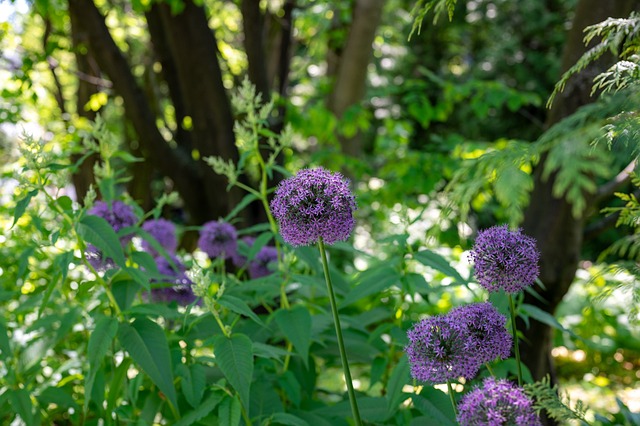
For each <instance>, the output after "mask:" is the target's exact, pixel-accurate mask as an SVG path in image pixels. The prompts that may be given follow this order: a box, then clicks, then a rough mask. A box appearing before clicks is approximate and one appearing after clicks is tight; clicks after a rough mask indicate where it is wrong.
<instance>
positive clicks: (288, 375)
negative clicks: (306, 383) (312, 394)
mask: <svg viewBox="0 0 640 426" xmlns="http://www.w3.org/2000/svg"><path fill="white" fill-rule="evenodd" d="M278 384H279V385H280V387H281V388H282V390H283V391H284V393H285V395H286V398H287V399H288V400H289V401H291V403H292V404H293V406H294V407H299V406H300V403H301V402H302V386H301V385H300V383H299V382H298V381H297V380H296V376H295V375H294V374H293V373H292V372H291V371H290V370H287V371H285V372H284V373H283V374H282V375H281V376H280V377H278Z"/></svg>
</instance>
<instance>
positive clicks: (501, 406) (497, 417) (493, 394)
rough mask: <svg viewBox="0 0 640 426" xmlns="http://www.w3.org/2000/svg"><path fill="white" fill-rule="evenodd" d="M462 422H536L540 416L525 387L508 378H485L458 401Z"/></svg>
mask: <svg viewBox="0 0 640 426" xmlns="http://www.w3.org/2000/svg"><path fill="white" fill-rule="evenodd" d="M457 420H458V423H460V425H461V426H539V425H541V423H540V419H539V418H538V416H537V415H536V413H535V410H534V409H533V402H532V401H531V399H530V398H529V397H528V396H527V395H526V394H525V393H524V389H522V388H521V387H519V386H516V385H515V384H514V383H511V382H509V381H507V380H504V379H501V380H495V379H494V378H492V377H489V378H487V379H485V380H484V381H483V383H482V387H481V388H476V389H474V390H472V391H471V392H469V393H467V394H466V395H465V396H464V397H463V398H462V401H460V403H459V404H458V416H457Z"/></svg>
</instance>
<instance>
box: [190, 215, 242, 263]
mask: <svg viewBox="0 0 640 426" xmlns="http://www.w3.org/2000/svg"><path fill="white" fill-rule="evenodd" d="M237 240H238V233H237V231H236V228H235V227H234V226H233V225H231V224H230V223H227V222H222V221H215V220H212V221H210V222H207V223H205V224H204V225H202V230H201V232H200V238H199V239H198V248H199V249H200V250H202V251H203V252H205V253H206V254H207V255H208V256H209V257H210V258H211V259H213V258H216V257H223V258H225V259H230V258H233V256H234V255H235V253H236V251H237V249H238V241H237Z"/></svg>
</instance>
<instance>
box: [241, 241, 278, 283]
mask: <svg viewBox="0 0 640 426" xmlns="http://www.w3.org/2000/svg"><path fill="white" fill-rule="evenodd" d="M277 262H278V250H277V249H276V248H275V247H272V246H264V247H262V248H261V249H260V251H259V252H258V254H256V257H255V258H254V259H253V260H252V261H251V263H250V264H249V268H248V269H249V276H250V277H251V278H252V279H256V278H261V277H266V276H267V275H271V274H272V273H273V270H272V269H271V268H270V266H271V265H273V264H274V263H277Z"/></svg>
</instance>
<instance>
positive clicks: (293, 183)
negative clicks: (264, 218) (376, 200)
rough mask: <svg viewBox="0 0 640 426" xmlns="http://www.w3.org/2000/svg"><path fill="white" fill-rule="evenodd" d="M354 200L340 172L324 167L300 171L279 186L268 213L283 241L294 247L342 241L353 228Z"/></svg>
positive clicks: (347, 183)
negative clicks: (270, 213)
mask: <svg viewBox="0 0 640 426" xmlns="http://www.w3.org/2000/svg"><path fill="white" fill-rule="evenodd" d="M355 209H356V200H355V197H354V196H353V194H352V193H351V191H350V189H349V182H348V181H347V180H346V179H345V178H344V177H343V176H342V175H341V174H340V173H331V172H329V171H327V170H325V169H323V168H321V167H320V168H315V169H304V170H300V171H299V172H298V174H296V175H295V176H293V177H291V178H288V179H285V180H283V181H282V182H280V184H279V185H278V187H277V189H276V192H275V196H274V198H273V200H272V201H271V211H272V212H273V216H274V217H275V218H276V219H277V221H278V223H279V224H280V233H281V235H282V238H283V239H284V240H285V241H286V242H287V243H289V244H291V245H293V246H306V245H311V244H315V243H317V242H318V240H319V239H320V238H322V239H323V241H324V242H325V243H326V244H333V243H335V242H337V241H344V240H346V239H347V238H349V236H350V235H351V232H352V231H353V228H354V226H355V219H354V218H353V212H354V210H355Z"/></svg>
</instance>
